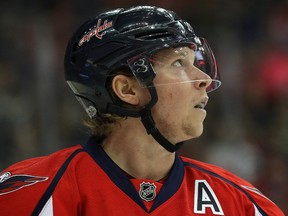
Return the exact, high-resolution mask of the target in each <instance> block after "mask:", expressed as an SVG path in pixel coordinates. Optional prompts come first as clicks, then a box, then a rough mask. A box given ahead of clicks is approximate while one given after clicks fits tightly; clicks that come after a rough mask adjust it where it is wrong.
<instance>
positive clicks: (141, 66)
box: [134, 58, 148, 73]
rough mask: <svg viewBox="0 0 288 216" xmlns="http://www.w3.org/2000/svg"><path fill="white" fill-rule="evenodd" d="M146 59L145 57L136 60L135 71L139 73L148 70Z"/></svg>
mask: <svg viewBox="0 0 288 216" xmlns="http://www.w3.org/2000/svg"><path fill="white" fill-rule="evenodd" d="M145 63H146V62H145V60H144V58H141V59H138V60H137V61H136V62H134V66H135V71H136V72H137V73H145V72H147V71H148V67H147V65H146V64H145Z"/></svg>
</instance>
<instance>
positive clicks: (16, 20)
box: [0, 0, 288, 214]
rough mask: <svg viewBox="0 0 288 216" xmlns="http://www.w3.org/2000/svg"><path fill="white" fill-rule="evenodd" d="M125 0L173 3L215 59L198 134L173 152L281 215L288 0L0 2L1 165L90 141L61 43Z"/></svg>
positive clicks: (287, 195) (287, 123)
mask: <svg viewBox="0 0 288 216" xmlns="http://www.w3.org/2000/svg"><path fill="white" fill-rule="evenodd" d="M132 5H156V6H161V7H164V8H166V9H171V10H174V11H175V12H177V13H178V14H179V15H180V16H181V17H182V18H183V19H186V20H187V21H189V22H190V23H191V24H192V26H193V27H194V29H195V31H196V33H197V35H198V36H203V37H205V38H206V39H207V40H208V41H209V43H210V45H211V47H212V48H213V50H214V52H215V56H216V58H217V61H218V66H219V69H220V73H221V75H222V82H223V84H222V87H221V88H220V89H219V90H217V91H215V92H212V93H211V94H210V101H209V104H208V108H207V110H208V115H207V118H206V121H205V132H204V134H203V135H202V137H200V138H198V139H195V140H192V141H189V142H187V143H186V145H185V146H184V147H183V149H181V151H180V152H179V153H180V154H182V155H185V156H190V157H192V158H195V159H199V160H202V161H205V162H209V163H214V164H217V165H220V166H222V167H224V168H225V169H228V170H230V171H232V172H234V173H236V174H237V175H239V176H241V177H242V178H244V179H247V180H249V181H251V182H252V183H253V184H254V185H255V186H256V187H258V188H259V189H260V190H261V191H262V192H263V193H264V194H266V195H267V196H268V197H269V198H271V200H273V201H274V202H275V203H277V204H278V205H279V206H280V207H281V208H282V210H283V211H284V212H285V213H286V214H288V187H287V182H286V181H287V179H288V169H287V165H288V1H280V0H241V1H240V0H239V1H236V0H177V1H172V0H153V1H152V0H146V1H140V0H139V1H137V0H121V1H117V0H105V1H104V0H94V1H92V0H70V1H68V0H57V1H56V0H49V1H48V0H42V1H36V0H25V1H24V0H1V2H0V170H2V169H4V168H5V167H7V166H9V165H10V164H12V163H15V162H17V161H20V160H23V159H26V158H30V157H36V156H41V155H46V154H50V153H52V152H54V151H56V150H58V149H61V148H64V147H68V146H72V145H76V144H78V143H83V142H85V141H86V140H87V137H88V134H87V131H86V129H85V128H84V127H83V126H82V119H83V117H84V115H85V113H84V111H83V110H82V108H81V107H80V105H79V104H78V102H77V101H76V99H75V98H74V96H73V94H72V92H71V91H70V89H68V86H67V85H66V83H65V81H64V76H63V56H64V52H65V48H66V44H67V41H68V39H69V38H70V36H71V34H72V33H73V32H74V30H75V29H76V28H77V27H78V26H79V25H80V24H82V23H83V21H85V20H86V19H87V18H89V17H91V16H92V15H94V14H98V13H99V12H102V11H104V10H108V9H112V8H117V7H129V6H132Z"/></svg>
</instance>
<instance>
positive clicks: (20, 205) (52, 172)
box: [0, 145, 83, 215]
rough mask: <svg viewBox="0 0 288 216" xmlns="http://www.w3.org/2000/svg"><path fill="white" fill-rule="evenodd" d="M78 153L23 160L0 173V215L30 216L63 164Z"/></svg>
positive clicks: (71, 150)
mask: <svg viewBox="0 0 288 216" xmlns="http://www.w3.org/2000/svg"><path fill="white" fill-rule="evenodd" d="M79 151H83V150H82V147H81V146H80V145H78V146H75V147H70V148H66V149H63V150H59V151H57V152H55V153H53V154H50V155H47V156H42V157H36V158H31V159H27V160H24V161H21V162H18V163H15V164H13V165H11V166H10V167H8V168H7V169H5V170H3V171H2V172H1V173H0V203H1V214H2V213H3V215H31V212H32V211H33V209H34V208H35V206H36V205H37V203H38V202H39V200H40V199H41V197H42V196H43V194H44V193H45V192H46V190H47V188H48V187H50V185H53V184H52V183H53V179H55V176H57V175H58V173H59V170H60V169H61V168H62V167H63V164H65V162H66V161H67V160H69V158H71V159H72V158H73V155H75V153H77V152H79ZM18 213H19V214H18Z"/></svg>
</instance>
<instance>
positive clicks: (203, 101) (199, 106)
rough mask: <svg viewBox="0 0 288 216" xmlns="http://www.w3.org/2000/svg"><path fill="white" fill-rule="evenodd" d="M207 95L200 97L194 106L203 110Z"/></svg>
mask: <svg viewBox="0 0 288 216" xmlns="http://www.w3.org/2000/svg"><path fill="white" fill-rule="evenodd" d="M207 102H208V97H205V98H204V99H202V100H201V101H200V102H199V103H197V104H196V105H195V106H194V108H196V109H201V110H204V108H205V106H206V105H207Z"/></svg>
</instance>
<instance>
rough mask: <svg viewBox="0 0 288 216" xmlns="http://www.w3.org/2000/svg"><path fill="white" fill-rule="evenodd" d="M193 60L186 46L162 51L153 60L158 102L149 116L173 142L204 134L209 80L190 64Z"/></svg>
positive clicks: (192, 53)
mask: <svg viewBox="0 0 288 216" xmlns="http://www.w3.org/2000/svg"><path fill="white" fill-rule="evenodd" d="M194 59H195V53H194V51H193V50H192V49H190V48H188V47H181V48H175V49H167V50H162V51H160V52H159V53H158V54H156V55H155V57H154V59H153V62H154V69H155V71H156V77H155V79H154V84H155V86H156V89H157V93H158V97H159V99H158V102H157V103H156V105H155V106H154V107H153V109H152V113H153V117H154V119H155V121H156V124H157V128H158V129H159V130H160V132H161V133H162V134H163V135H164V136H165V137H166V138H168V139H169V140H170V141H171V142H174V143H176V142H180V141H184V140H188V139H191V138H194V137H198V136H200V135H201V134H202V132H203V121H204V119H205V117H206V111H205V109H204V107H205V105H206V103H207V101H208V96H207V93H206V88H207V87H208V86H209V85H210V84H211V78H210V77H209V76H208V75H207V74H205V73H203V72H202V71H201V70H199V69H198V68H196V67H195V66H194V65H193V63H194ZM164 83H169V84H164Z"/></svg>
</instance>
